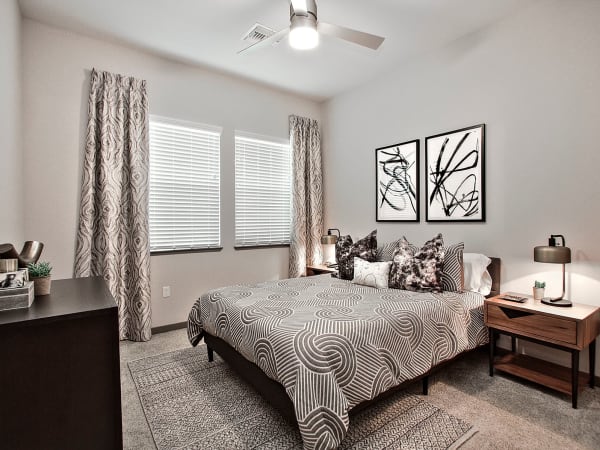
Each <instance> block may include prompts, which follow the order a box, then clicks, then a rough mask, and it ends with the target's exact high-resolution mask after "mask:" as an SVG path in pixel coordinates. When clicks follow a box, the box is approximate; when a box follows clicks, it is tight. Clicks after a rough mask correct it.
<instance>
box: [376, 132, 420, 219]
mask: <svg viewBox="0 0 600 450" xmlns="http://www.w3.org/2000/svg"><path fill="white" fill-rule="evenodd" d="M375 167H376V185H377V187H376V197H377V198H376V200H377V205H376V217H375V218H376V220H377V222H418V221H419V140H418V139H417V140H414V141H408V142H402V143H401V144H396V145H390V146H387V147H381V148H378V149H376V150H375Z"/></svg>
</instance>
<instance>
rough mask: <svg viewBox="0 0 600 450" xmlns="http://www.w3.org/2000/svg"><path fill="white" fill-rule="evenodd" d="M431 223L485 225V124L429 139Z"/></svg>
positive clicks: (427, 181)
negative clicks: (479, 223)
mask: <svg viewBox="0 0 600 450" xmlns="http://www.w3.org/2000/svg"><path fill="white" fill-rule="evenodd" d="M425 206H426V220H427V222H485V220H486V219H485V124H484V123H482V124H479V125H473V126H470V127H466V128H460V129H458V130H454V131H448V132H446V133H440V134H436V135H434V136H429V137H427V138H425Z"/></svg>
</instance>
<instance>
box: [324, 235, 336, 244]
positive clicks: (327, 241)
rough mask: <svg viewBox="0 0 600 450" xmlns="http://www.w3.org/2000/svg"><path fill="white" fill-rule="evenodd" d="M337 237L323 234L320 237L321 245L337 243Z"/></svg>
mask: <svg viewBox="0 0 600 450" xmlns="http://www.w3.org/2000/svg"><path fill="white" fill-rule="evenodd" d="M337 239H338V238H337V236H336V235H335V234H325V235H323V236H321V244H324V245H328V244H335V243H336V242H337Z"/></svg>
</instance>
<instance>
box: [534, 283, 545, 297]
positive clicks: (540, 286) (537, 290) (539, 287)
mask: <svg viewBox="0 0 600 450" xmlns="http://www.w3.org/2000/svg"><path fill="white" fill-rule="evenodd" d="M545 287H546V282H545V281H536V282H535V284H534V285H533V298H534V299H535V300H541V299H542V298H544V288H545Z"/></svg>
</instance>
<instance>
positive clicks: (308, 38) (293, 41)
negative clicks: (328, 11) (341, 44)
mask: <svg viewBox="0 0 600 450" xmlns="http://www.w3.org/2000/svg"><path fill="white" fill-rule="evenodd" d="M290 45H291V46H292V48H295V49H296V50H310V49H312V48H315V47H316V46H317V45H319V33H318V32H317V22H316V20H314V19H312V18H311V17H307V16H294V17H293V18H292V26H291V30H290Z"/></svg>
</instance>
